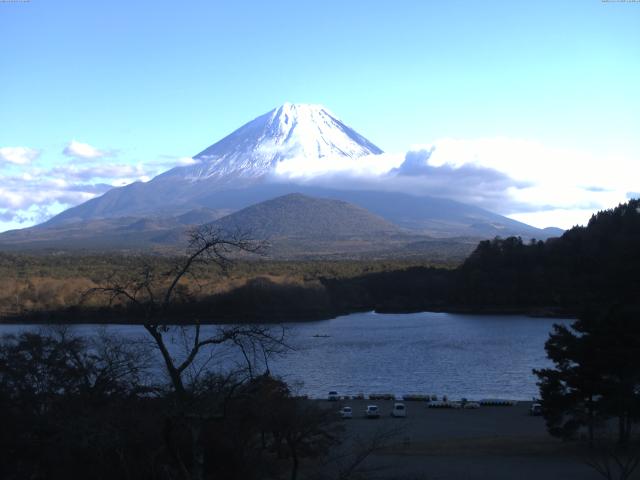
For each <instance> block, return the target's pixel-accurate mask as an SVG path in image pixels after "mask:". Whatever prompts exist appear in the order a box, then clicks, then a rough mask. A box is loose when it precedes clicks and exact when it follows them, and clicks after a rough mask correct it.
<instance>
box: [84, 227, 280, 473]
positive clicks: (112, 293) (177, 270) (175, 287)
mask: <svg viewBox="0 0 640 480" xmlns="http://www.w3.org/2000/svg"><path fill="white" fill-rule="evenodd" d="M264 248H265V244H264V243H263V242H259V241H255V240H252V239H251V238H250V236H249V235H248V234H243V233H240V232H237V233H235V234H228V233H226V232H222V231H220V230H217V229H214V228H212V227H211V226H206V225H205V226H202V227H200V228H198V229H195V230H193V231H192V232H191V233H190V237H189V244H188V248H187V251H186V255H185V256H184V257H183V258H182V259H180V260H179V261H178V262H177V263H176V264H175V266H174V267H173V268H172V269H171V270H169V271H168V272H163V273H160V274H159V273H158V272H156V270H155V269H154V268H153V266H151V265H150V264H144V265H143V266H142V268H141V270H140V271H139V272H138V274H137V275H134V277H133V278H131V276H130V277H129V278H128V279H126V280H119V279H117V278H115V277H114V278H110V279H109V280H108V281H107V282H106V284H105V285H104V286H101V287H97V288H93V289H91V290H90V291H88V292H86V294H85V296H86V295H93V294H102V295H106V296H107V297H108V299H109V304H110V305H113V304H114V303H118V302H119V303H123V304H124V305H126V306H127V307H128V308H129V309H131V310H133V311H135V312H136V314H137V315H138V316H139V317H141V319H142V324H143V326H144V328H145V330H146V331H147V332H148V333H149V335H150V336H151V338H152V339H153V341H154V343H155V346H156V347H157V349H158V350H159V352H160V354H161V356H162V359H163V362H164V366H165V368H166V372H167V374H168V376H169V379H170V382H171V387H172V390H173V393H174V395H175V399H176V401H175V408H176V410H175V413H174V415H173V418H174V419H176V418H180V419H181V420H182V421H183V422H184V423H187V424H188V426H189V429H190V431H191V437H192V441H191V443H192V448H191V450H192V459H191V469H187V467H186V466H185V464H184V462H183V461H182V459H181V458H180V457H179V455H177V454H176V453H175V451H174V454H173V455H172V456H173V457H174V460H176V462H177V463H178V464H179V465H180V470H181V471H182V474H183V476H184V477H185V478H192V479H201V478H203V477H204V460H203V456H204V449H203V448H202V445H201V441H200V438H201V433H202V430H203V427H204V425H205V423H206V422H207V421H209V420H211V419H214V418H215V417H216V416H219V415H220V412H212V411H211V406H212V405H218V404H219V403H218V402H203V401H202V399H201V398H200V397H201V395H199V393H198V392H195V391H194V389H196V388H198V386H200V387H202V385H203V383H199V382H198V381H197V378H195V379H192V380H193V381H191V382H188V381H187V372H188V371H189V370H190V369H191V370H193V369H194V368H195V367H196V366H197V362H196V360H197V359H199V358H200V359H201V358H202V357H204V358H205V359H206V358H207V355H206V353H205V354H203V353H204V351H205V350H207V349H209V350H210V349H211V348H212V347H215V346H221V345H223V344H230V345H235V346H237V347H239V348H240V351H241V352H242V355H243V358H244V359H245V360H246V363H247V370H246V376H247V377H252V376H253V375H254V371H253V363H254V360H255V359H256V358H257V357H260V358H262V359H263V360H264V361H265V362H266V361H267V359H268V358H269V356H271V355H272V354H274V353H276V352H280V351H282V350H283V349H285V348H286V345H285V344H284V331H283V330H282V329H281V330H280V331H279V332H274V330H273V329H270V328H266V327H262V326H259V325H233V326H226V327H220V328H216V329H212V330H211V331H210V332H209V331H208V332H206V333H205V332H204V329H203V328H202V327H201V324H200V321H199V319H197V318H193V319H189V321H188V322H184V319H182V320H183V322H181V324H180V325H179V326H176V325H171V319H172V317H171V313H172V309H175V308H174V307H175V304H176V303H177V302H180V301H184V300H185V299H189V293H188V292H187V291H186V289H185V288H184V287H183V285H184V283H183V281H184V280H185V279H186V278H187V277H191V278H192V279H195V280H196V281H197V274H196V272H195V270H196V269H197V268H199V267H202V266H205V267H206V266H214V267H217V268H219V269H221V270H222V271H226V270H227V268H228V267H229V265H230V264H231V256H232V255H233V254H235V253H238V252H239V253H252V254H259V253H261V252H262V251H263V249H264ZM187 324H188V325H187ZM176 329H178V330H179V331H180V334H181V335H182V338H183V340H184V342H183V344H184V349H183V352H182V353H183V354H182V355H181V356H180V357H176V356H174V355H172V353H171V350H170V343H171V335H172V332H175V330H176ZM209 358H210V357H209ZM205 363H206V361H205ZM267 368H268V366H267ZM242 381H243V378H241V377H239V376H238V375H237V374H234V375H231V376H229V377H227V378H226V380H225V382H223V383H225V392H229V391H233V387H231V388H230V387H229V384H232V383H235V384H239V383H241V382H242ZM206 383H207V382H205V384H206ZM205 404H208V405H209V407H208V408H206V409H203V408H202V406H203V405H205ZM173 424H174V422H172V421H170V422H168V423H167V430H168V432H167V437H169V436H170V434H171V429H172V428H173ZM169 449H170V450H172V448H171V446H169Z"/></svg>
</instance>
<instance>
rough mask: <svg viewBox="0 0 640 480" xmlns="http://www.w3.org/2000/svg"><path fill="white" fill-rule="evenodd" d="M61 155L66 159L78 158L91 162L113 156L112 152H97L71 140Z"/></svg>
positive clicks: (91, 147)
mask: <svg viewBox="0 0 640 480" xmlns="http://www.w3.org/2000/svg"><path fill="white" fill-rule="evenodd" d="M62 153H63V155H66V156H67V157H73V158H79V159H83V160H93V159H96V158H102V157H108V156H111V155H113V152H112V151H109V150H99V149H97V148H96V147H94V146H91V145H89V144H88V143H81V142H77V141H75V140H71V141H70V142H69V144H68V145H67V146H66V147H65V148H64V150H63V151H62Z"/></svg>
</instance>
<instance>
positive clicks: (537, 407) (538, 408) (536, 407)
mask: <svg viewBox="0 0 640 480" xmlns="http://www.w3.org/2000/svg"><path fill="white" fill-rule="evenodd" d="M529 415H533V416H534V417H538V416H540V415H542V405H541V404H539V403H532V404H531V408H529Z"/></svg>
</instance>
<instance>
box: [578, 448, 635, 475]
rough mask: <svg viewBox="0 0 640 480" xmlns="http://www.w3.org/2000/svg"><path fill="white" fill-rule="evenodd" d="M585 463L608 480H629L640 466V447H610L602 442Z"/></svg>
mask: <svg viewBox="0 0 640 480" xmlns="http://www.w3.org/2000/svg"><path fill="white" fill-rule="evenodd" d="M589 453H590V454H589V457H587V458H586V459H585V460H584V463H585V464H586V465H588V466H589V467H591V468H592V469H594V470H595V471H596V472H598V473H599V474H600V475H601V476H602V477H603V478H606V479H607V480H627V479H629V478H631V476H632V475H633V473H634V472H635V470H636V469H637V468H638V465H640V446H639V445H637V444H631V445H627V446H623V447H621V446H619V445H609V444H607V443H604V442H601V444H600V445H598V446H596V447H594V448H592V449H591V450H590V452H589Z"/></svg>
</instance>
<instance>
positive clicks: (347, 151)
mask: <svg viewBox="0 0 640 480" xmlns="http://www.w3.org/2000/svg"><path fill="white" fill-rule="evenodd" d="M381 153H382V150H381V149H380V148H378V147H377V146H375V145H374V144H373V143H371V142H370V141H369V140H367V139H366V138H364V137H363V136H361V135H359V134H358V133H356V132H355V131H354V130H353V129H352V128H350V127H348V126H347V125H345V124H344V123H343V122H342V121H341V120H339V119H338V118H337V117H336V116H335V115H334V114H333V113H331V112H330V111H329V110H327V109H326V108H324V107H323V106H321V105H307V104H293V103H285V104H284V105H282V106H281V107H279V108H276V109H274V110H272V111H270V112H268V113H266V114H264V115H262V116H260V117H258V118H256V119H254V120H252V121H251V122H249V123H247V124H246V125H244V126H242V127H240V128H239V129H237V130H236V131H234V132H233V133H231V134H230V135H228V136H227V137H225V138H223V139H222V140H220V141H219V142H217V143H215V144H214V145H212V146H210V147H208V148H206V149H205V150H203V151H202V152H200V153H198V154H197V155H196V156H195V157H194V159H195V160H197V161H198V163H197V164H195V165H191V166H186V167H178V168H175V169H173V170H171V171H169V172H167V173H166V174H164V176H171V177H174V176H180V177H182V178H185V179H188V180H190V181H192V182H195V181H200V180H203V179H214V178H218V179H237V178H245V179H258V178H260V177H264V176H265V175H270V174H275V175H287V176H297V175H300V174H304V173H306V172H309V171H314V170H317V169H318V168H319V167H320V168H322V166H323V165H325V167H326V168H330V166H331V165H333V164H335V163H336V162H341V161H347V162H349V161H352V160H355V159H358V158H361V157H365V156H368V155H378V154H381ZM329 164H331V165H329Z"/></svg>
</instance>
